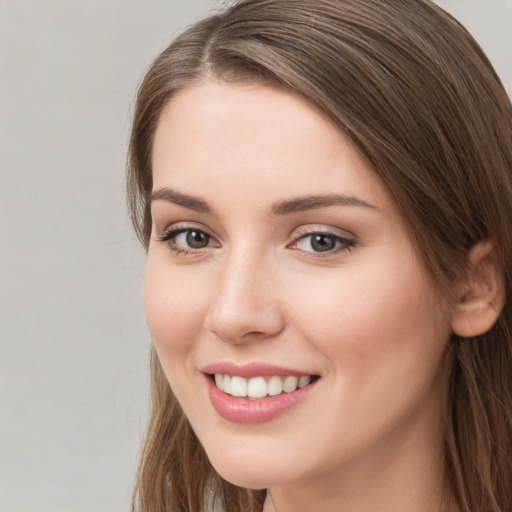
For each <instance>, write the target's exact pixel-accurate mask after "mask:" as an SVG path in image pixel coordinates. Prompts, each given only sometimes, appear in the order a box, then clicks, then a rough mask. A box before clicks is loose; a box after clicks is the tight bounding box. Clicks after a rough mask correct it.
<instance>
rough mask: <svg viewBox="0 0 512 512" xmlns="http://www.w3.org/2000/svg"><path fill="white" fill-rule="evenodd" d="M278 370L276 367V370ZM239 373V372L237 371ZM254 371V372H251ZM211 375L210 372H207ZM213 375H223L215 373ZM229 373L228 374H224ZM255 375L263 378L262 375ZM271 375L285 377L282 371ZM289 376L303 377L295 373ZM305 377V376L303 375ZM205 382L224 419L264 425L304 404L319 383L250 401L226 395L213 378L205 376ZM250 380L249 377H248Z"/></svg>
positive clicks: (214, 403) (212, 401)
mask: <svg viewBox="0 0 512 512" xmlns="http://www.w3.org/2000/svg"><path fill="white" fill-rule="evenodd" d="M275 369H276V368H275V367H274V370H275ZM237 371H238V370H237ZM251 371H252V370H251ZM207 373H209V372H207ZM213 373H221V372H220V371H219V372H217V371H216V372H213ZM222 373H228V372H222ZM229 374H232V375H239V376H242V375H240V373H231V372H229ZM254 375H258V376H263V375H262V373H256V374H254ZM271 375H283V373H282V372H281V371H279V372H277V373H272V374H271ZM288 375H301V374H300V373H293V374H290V373H288ZM302 375H304V374H302ZM204 377H205V381H206V385H207V388H208V394H209V397H210V401H211V403H212V405H213V408H214V409H215V410H216V411H217V413H218V414H219V415H220V416H222V417H223V418H224V419H226V420H228V421H231V422H233V423H245V424H255V423H264V422H268V421H271V420H273V419H274V418H276V417H277V416H279V415H281V414H283V413H284V412H286V411H287V410H289V409H291V408H292V407H293V406H295V405H297V404H299V403H300V402H302V401H303V400H304V399H305V398H306V397H307V396H308V394H309V392H310V391H311V390H312V388H313V387H314V386H315V385H316V382H317V381H313V382H312V383H311V384H309V385H308V386H306V387H305V388H302V389H297V390H296V391H292V392H291V393H282V394H280V395H277V396H267V397H265V398H260V399H256V400H248V399H246V398H238V397H234V396H231V395H228V394H227V393H224V392H223V391H221V390H220V389H218V388H217V386H216V385H215V383H214V382H213V380H212V379H211V377H209V376H208V375H205V376H204ZM246 378H248V377H246Z"/></svg>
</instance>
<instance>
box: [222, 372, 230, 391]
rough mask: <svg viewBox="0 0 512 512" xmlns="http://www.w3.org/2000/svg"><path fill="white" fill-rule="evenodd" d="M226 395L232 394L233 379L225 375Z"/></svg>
mask: <svg viewBox="0 0 512 512" xmlns="http://www.w3.org/2000/svg"><path fill="white" fill-rule="evenodd" d="M223 391H224V393H231V377H230V376H229V375H224V389H223Z"/></svg>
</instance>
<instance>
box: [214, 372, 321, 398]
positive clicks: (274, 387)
mask: <svg viewBox="0 0 512 512" xmlns="http://www.w3.org/2000/svg"><path fill="white" fill-rule="evenodd" d="M313 378H314V377H313V376H312V375H302V376H300V377H298V376H295V375H288V376H286V377H282V376H279V375H272V376H265V377H264V376H257V377H252V378H250V379H246V378H244V377H240V376H238V375H228V374H222V373H216V374H215V375H214V380H215V385H216V386H217V389H219V390H220V391H223V392H224V393H226V394H228V395H231V396H234V397H239V398H248V399H258V398H265V397H267V396H277V395H280V394H282V393H293V392H294V391H296V390H297V389H302V388H305V387H306V386H308V385H309V384H310V383H311V382H312V380H313Z"/></svg>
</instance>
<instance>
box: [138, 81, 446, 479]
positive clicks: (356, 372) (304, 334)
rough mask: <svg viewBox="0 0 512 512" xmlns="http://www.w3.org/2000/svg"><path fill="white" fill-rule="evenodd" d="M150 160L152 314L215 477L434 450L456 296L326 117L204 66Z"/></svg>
mask: <svg viewBox="0 0 512 512" xmlns="http://www.w3.org/2000/svg"><path fill="white" fill-rule="evenodd" d="M153 171H154V185H153V196H152V206H151V212H152V217H153V230H152V235H151V243H150V246H149V251H148V259H147V270H146V283H145V308H146V315H147V321H148V324H149V328H150V330H151V334H152V336H153V339H154V343H155V347H156V350H157V352H158V356H159V358H160V361H161V364H162V367H163V369H164V372H165V374H166V376H167V379H168V380H169V383H170V385H171V387H172V389H173V391H174V393H175V395H176V397H177V399H178V400H179V402H180V404H181V406H182V407H183V410H184V411H185V414H186V415H187V417H188V419H189V420H190V423H191V425H192V427H193V429H194V430H195V432H196V434H197V436H198V437H199V439H200V441H201V443H202V444H203V446H204V447H205V449H206V452H207V453H208V456H209V457H210V460H211V462H212V463H213V465H214V467H215V468H216V469H217V470H218V472H219V473H220V474H221V475H222V476H223V477H224V478H226V479H227V480H229V481H231V482H233V483H235V484H238V485H242V486H247V487H254V488H260V487H270V486H272V485H278V484H291V483H299V482H300V483H301V484H305V483H306V482H308V481H312V480H315V479H316V480H318V479H319V478H320V480H321V479H322V478H324V477H325V478H328V477H329V478H330V477H336V478H337V477H339V476H340V475H341V474H345V475H351V477H353V476H354V475H356V474H358V471H360V472H361V474H367V475H368V474H370V473H369V472H371V471H375V472H379V471H382V468H388V467H389V465H390V464H396V462H397V458H398V459H399V460H400V461H402V462H401V463H399V465H400V464H401V465H402V466H403V465H406V461H407V460H409V459H411V460H413V459H416V460H418V458H420V459H421V457H422V456H423V455H424V454H425V453H433V452H435V453H438V449H439V446H440V444H441V437H440V429H439V424H440V417H441V401H442V396H443V393H444V390H445V386H446V375H447V367H448V362H447V356H446V352H447V350H446V349H447V342H448V339H449V337H450V333H451V328H450V309H449V308H448V306H446V304H445V303H444V301H442V300H441V299H440V298H439V296H438V295H437V293H436V292H435V289H434V288H433V285H432V283H431V281H430V279H429V277H427V275H426V273H425V271H424V269H423V268H422V264H421V263H420V261H419V260H418V257H417V255H416V253H415V250H414V249H413V247H412V245H411V241H410V239H409V237H408V234H407V232H406V229H405V227H404V223H403V220H402V218H401V217H400V215H399V213H398V211H397V208H396V206H395V204H394V202H393V200H392V198H391V196H390V193H389V192H388V190H387V189H386V188H385V187H384V186H383V184H382V183H381V181H380V179H379V178H378V177H377V176H376V175H375V174H374V173H373V172H372V171H371V170H370V169H369V168H368V167H367V165H366V164H365V162H364V161H363V159H362V158H361V157H360V156H359V154H358V153H357V151H356V150H355V149H354V147H353V146H352V145H351V144H350V143H349V142H348V141H347V140H346V139H345V138H344V137H343V136H342V135H341V134H340V132H339V131H338V130H337V129H336V128H335V127H334V126H333V125H332V124H331V123H330V122H329V121H328V120H326V119H325V118H324V117H323V116H322V115H321V114H319V113H318V112H317V111H316V110H315V109H313V108H312V107H311V106H309V105H308V104H307V103H306V102H304V101H303V100H301V99H299V98H297V97H295V96H293V95H291V94H289V93H286V92H283V91H279V90H276V89H273V88H269V87H265V86H256V85H254V86H240V85H228V84H225V83H221V82H216V83H213V82H208V83H206V84H202V85H199V86H196V87H192V88H189V89H186V90H185V91H182V92H181V93H179V94H178V95H177V96H175V97H174V99H173V100H172V101H171V102H170V104H169V105H167V107H166V108H165V110H164V111H163V114H162V117H161V120H160V122H159V125H158V129H157V132H156V136H155V141H154V153H153ZM215 374H217V377H216V379H217V382H218V384H219V386H220V387H223V386H228V384H227V383H226V382H227V381H228V380H229V386H230V387H229V389H228V388H227V387H226V390H221V389H218V387H217V386H216V384H215ZM226 376H227V377H228V378H226ZM283 386H284V388H285V390H284V391H283V390H282V388H283ZM233 395H239V396H233ZM248 395H251V396H250V397H249V396H248ZM263 395H265V396H263ZM403 469H404V468H403V467H402V470H403Z"/></svg>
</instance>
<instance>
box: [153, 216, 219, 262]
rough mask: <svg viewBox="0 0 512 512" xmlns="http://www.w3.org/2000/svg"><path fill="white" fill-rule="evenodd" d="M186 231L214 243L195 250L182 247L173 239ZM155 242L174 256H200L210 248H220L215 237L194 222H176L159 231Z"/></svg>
mask: <svg viewBox="0 0 512 512" xmlns="http://www.w3.org/2000/svg"><path fill="white" fill-rule="evenodd" d="M187 231H200V232H201V233H204V234H205V235H207V236H208V237H209V241H214V242H216V243H215V244H212V245H210V244H209V245H207V246H206V247H202V248H196V249H194V248H192V247H182V246H181V245H179V244H177V243H176V240H175V239H176V237H177V236H178V235H180V234H182V233H186V232H187ZM155 240H156V241H157V242H161V243H164V244H166V245H167V246H168V248H169V250H170V251H171V252H173V253H174V254H176V255H190V256H201V255H203V254H204V253H205V252H206V251H207V250H208V249H210V248H216V247H220V244H219V242H218V239H217V237H216V236H215V235H213V234H212V233H211V231H210V230H209V229H208V228H206V227H204V226H203V225H202V224H199V223H195V222H176V223H174V224H171V225H169V226H167V227H166V228H164V229H163V230H159V234H158V235H157V237H156V239H155Z"/></svg>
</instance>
